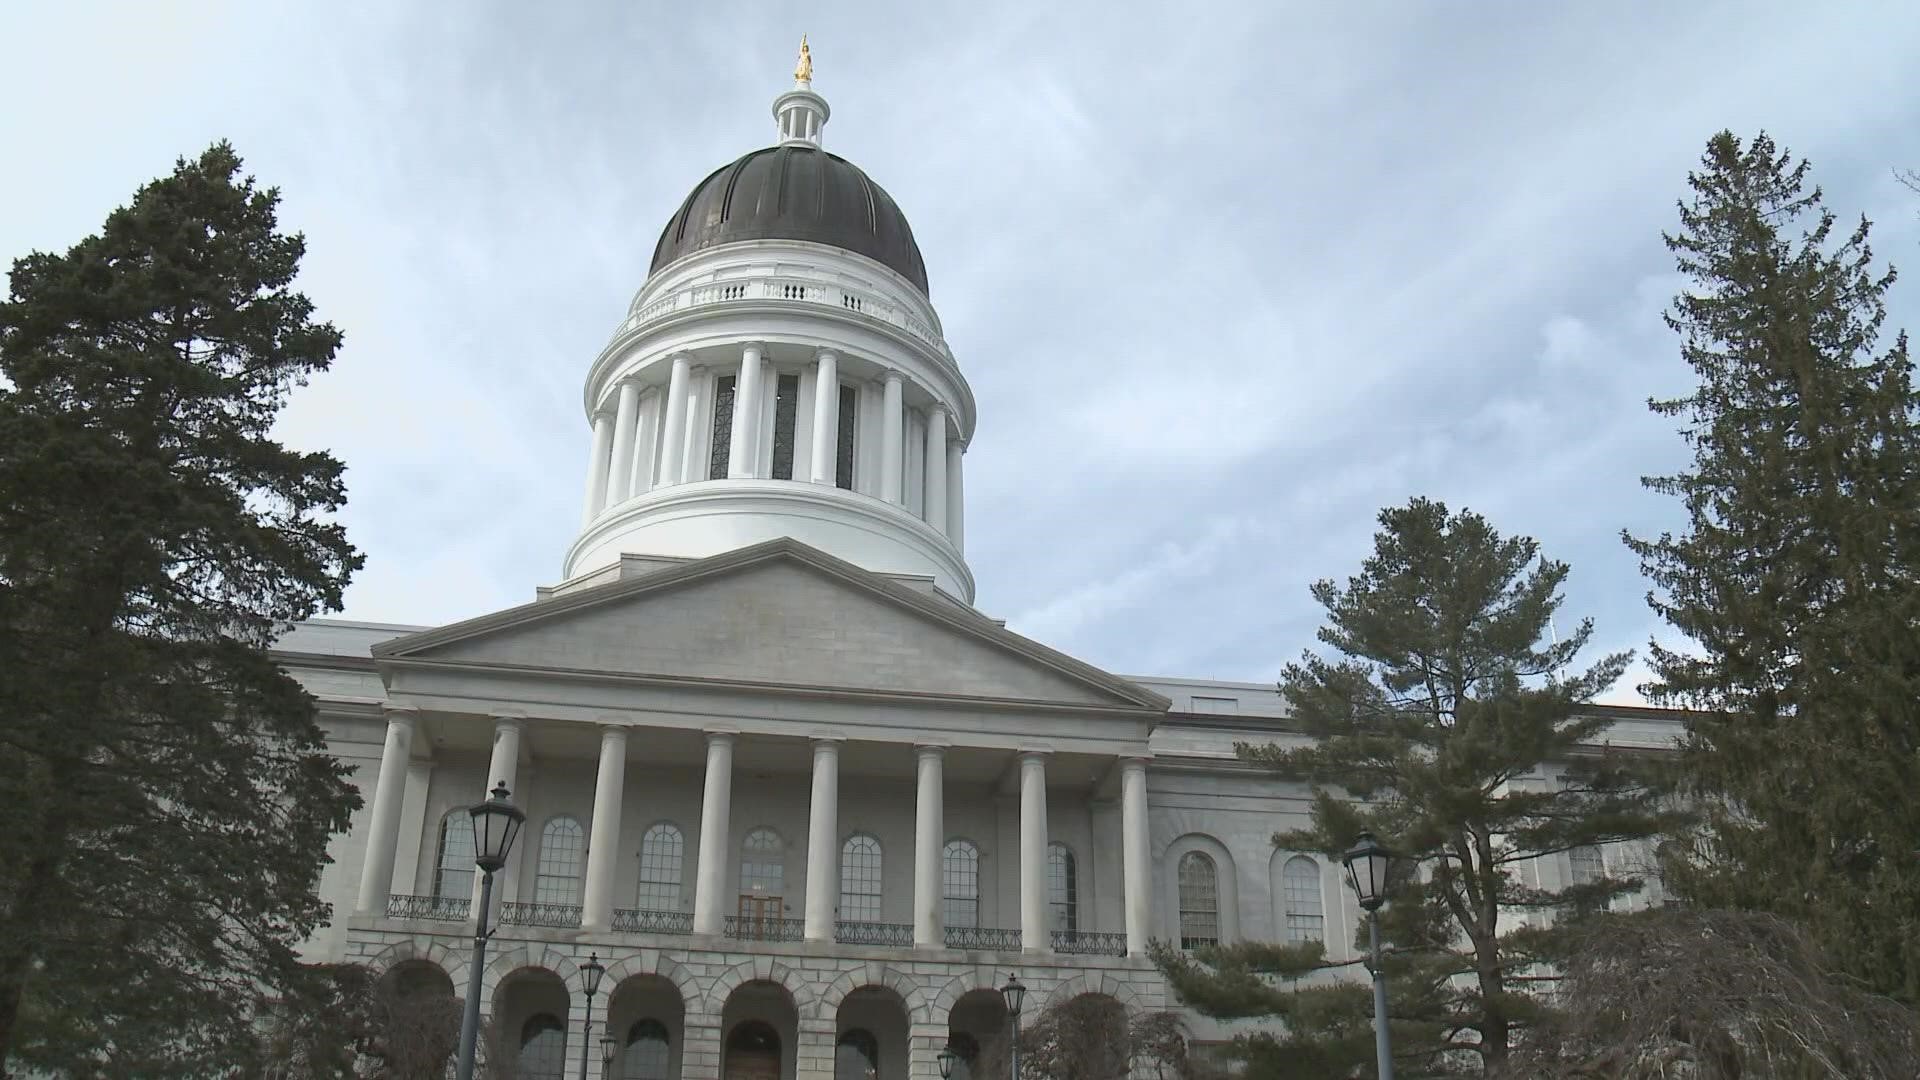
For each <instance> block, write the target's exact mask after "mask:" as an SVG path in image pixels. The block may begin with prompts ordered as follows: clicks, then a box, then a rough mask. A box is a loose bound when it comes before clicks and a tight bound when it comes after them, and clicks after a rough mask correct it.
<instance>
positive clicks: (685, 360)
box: [655, 353, 693, 487]
mask: <svg viewBox="0 0 1920 1080" xmlns="http://www.w3.org/2000/svg"><path fill="white" fill-rule="evenodd" d="M692 371H693V358H692V357H691V356H688V355H687V354H686V353H681V354H680V355H679V356H676V357H674V358H673V374H672V375H670V376H668V378H667V419H666V423H665V432H664V434H663V436H662V439H661V443H660V478H659V481H658V483H657V484H656V485H655V486H657V487H666V486H667V485H669V484H677V483H679V482H680V473H681V470H682V466H684V465H685V463H686V460H687V380H688V377H689V376H690V375H691V374H692Z"/></svg>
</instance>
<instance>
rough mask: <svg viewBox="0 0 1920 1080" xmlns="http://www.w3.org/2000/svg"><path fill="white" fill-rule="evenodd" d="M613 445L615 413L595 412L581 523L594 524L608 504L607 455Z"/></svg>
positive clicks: (585, 524) (583, 524) (584, 524)
mask: <svg viewBox="0 0 1920 1080" xmlns="http://www.w3.org/2000/svg"><path fill="white" fill-rule="evenodd" d="M612 446H613V414H612V413H609V412H596V413H594V414H593V449H592V450H591V451H589V452H588V453H589V455H590V456H589V458H588V461H587V505H586V508H585V509H584V510H582V511H581V512H580V524H581V525H582V526H583V527H584V526H587V525H591V524H593V519H594V518H597V517H599V516H600V510H601V508H602V507H604V506H606V505H607V465H608V461H607V456H608V454H609V452H610V451H611V449H612Z"/></svg>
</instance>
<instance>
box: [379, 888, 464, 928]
mask: <svg viewBox="0 0 1920 1080" xmlns="http://www.w3.org/2000/svg"><path fill="white" fill-rule="evenodd" d="M472 909H473V900H472V899H471V898H469V897H465V896H404V895H401V894H399V893H395V894H394V895H392V896H389V897H387V918H389V919H431V920H433V921H435V922H465V921H467V913H468V912H469V911H471V910H472Z"/></svg>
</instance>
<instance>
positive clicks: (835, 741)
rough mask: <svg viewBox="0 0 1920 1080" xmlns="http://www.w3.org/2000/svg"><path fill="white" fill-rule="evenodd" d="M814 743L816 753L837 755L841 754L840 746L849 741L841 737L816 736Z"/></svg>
mask: <svg viewBox="0 0 1920 1080" xmlns="http://www.w3.org/2000/svg"><path fill="white" fill-rule="evenodd" d="M812 741H813V752H814V753H816V754H818V753H822V752H825V753H829V754H837V753H839V752H840V744H841V743H843V742H846V741H847V740H846V739H845V738H844V737H842V736H839V735H815V736H814V737H813V740H812Z"/></svg>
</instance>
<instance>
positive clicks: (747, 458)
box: [727, 342, 761, 479]
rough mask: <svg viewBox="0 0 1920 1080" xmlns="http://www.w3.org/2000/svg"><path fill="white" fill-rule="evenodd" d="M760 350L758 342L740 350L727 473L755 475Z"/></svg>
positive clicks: (758, 446)
mask: <svg viewBox="0 0 1920 1080" xmlns="http://www.w3.org/2000/svg"><path fill="white" fill-rule="evenodd" d="M760 353H761V347H760V344H759V343H758V342H755V343H753V344H750V345H747V346H746V347H745V348H743V349H741V350H740V375H739V377H738V378H736V379H734V381H733V427H732V434H731V435H730V436H729V437H728V440H727V475H728V476H730V477H733V478H735V479H751V478H752V476H753V473H754V463H755V462H756V461H757V460H758V459H759V451H760V440H759V438H758V436H759V434H760Z"/></svg>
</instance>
